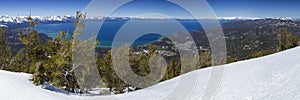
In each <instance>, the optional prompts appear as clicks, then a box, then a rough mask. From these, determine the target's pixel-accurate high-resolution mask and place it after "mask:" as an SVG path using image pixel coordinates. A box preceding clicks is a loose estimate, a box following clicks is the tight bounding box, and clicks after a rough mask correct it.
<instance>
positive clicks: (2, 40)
mask: <svg viewBox="0 0 300 100" xmlns="http://www.w3.org/2000/svg"><path fill="white" fill-rule="evenodd" d="M11 58H12V53H11V47H10V46H9V43H8V40H7V30H6V27H0V67H1V69H2V70H11V71H13V69H12V68H11V67H10V65H11V64H12V60H11Z"/></svg>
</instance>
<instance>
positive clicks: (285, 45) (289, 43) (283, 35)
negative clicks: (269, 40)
mask: <svg viewBox="0 0 300 100" xmlns="http://www.w3.org/2000/svg"><path fill="white" fill-rule="evenodd" d="M278 40H279V45H278V46H277V49H278V51H283V50H286V49H289V48H293V47H296V46H298V45H299V44H298V42H299V38H298V37H297V36H295V35H293V34H292V33H290V32H288V31H287V29H280V33H279V34H278Z"/></svg>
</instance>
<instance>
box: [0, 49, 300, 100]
mask: <svg viewBox="0 0 300 100" xmlns="http://www.w3.org/2000/svg"><path fill="white" fill-rule="evenodd" d="M299 59H300V47H296V48H294V49H290V50H287V51H283V52H280V53H276V54H273V55H269V56H265V57H261V58H257V59H251V60H246V61H240V62H237V63H232V64H227V65H222V66H216V67H213V68H206V69H200V70H197V71H193V72H190V73H188V74H185V75H182V76H180V77H176V78H174V79H171V80H168V81H165V82H162V83H159V84H157V85H154V86H151V87H149V88H146V89H142V90H138V91H135V92H130V93H125V94H120V95H108V96H80V95H76V94H66V93H62V92H59V91H55V92H53V91H50V90H46V89H43V88H41V86H35V85H33V84H32V82H31V81H29V79H30V76H31V75H29V74H24V73H13V72H7V71H0V95H1V96H0V100H40V99H42V100H66V99H72V100H100V99H101V100H102V99H122V100H123V99H125V100H131V99H135V100H141V99H142V100H159V99H165V98H166V97H167V99H172V100H173V99H192V100H195V99H201V98H202V97H203V96H204V94H205V93H206V92H207V91H206V89H207V87H206V86H207V85H208V84H211V83H209V82H208V81H209V79H210V77H211V73H212V72H213V70H218V69H223V68H224V69H225V71H224V73H223V77H222V81H221V83H220V84H219V87H218V88H217V87H216V88H217V92H216V93H215V94H214V95H213V98H212V99H216V100H252V99H254V100H256V99H259V100H265V99H267V100H282V99H284V100H297V99H300V78H299V77H300V74H299V73H300V62H299ZM182 77H185V78H188V79H193V78H196V79H197V81H196V83H195V86H194V87H193V89H192V92H191V94H189V97H188V98H186V97H182V95H184V93H183V94H182V95H171V96H169V94H170V93H172V91H173V90H174V89H175V88H176V87H177V83H178V82H179V81H180V79H181V78H182ZM213 81H214V80H213ZM184 83H193V81H192V80H185V81H184ZM186 87H188V86H183V87H177V88H179V89H180V90H182V91H184V88H186Z"/></svg>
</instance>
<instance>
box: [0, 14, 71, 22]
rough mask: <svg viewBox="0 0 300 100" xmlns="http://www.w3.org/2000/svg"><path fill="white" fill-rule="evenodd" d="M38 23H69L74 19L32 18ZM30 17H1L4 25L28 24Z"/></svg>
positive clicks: (68, 17) (64, 17)
mask: <svg viewBox="0 0 300 100" xmlns="http://www.w3.org/2000/svg"><path fill="white" fill-rule="evenodd" d="M31 17H32V18H33V19H34V21H37V22H69V21H73V20H74V17H72V16H69V15H66V16H31ZM27 18H28V16H0V22H2V23H24V22H28V20H27Z"/></svg>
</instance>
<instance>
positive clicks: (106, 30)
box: [36, 20, 202, 47]
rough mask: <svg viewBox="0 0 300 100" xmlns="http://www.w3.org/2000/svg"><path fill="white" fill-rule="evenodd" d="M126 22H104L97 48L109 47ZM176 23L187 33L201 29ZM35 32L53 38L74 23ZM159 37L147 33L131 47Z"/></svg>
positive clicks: (41, 27) (42, 26)
mask: <svg viewBox="0 0 300 100" xmlns="http://www.w3.org/2000/svg"><path fill="white" fill-rule="evenodd" d="M127 22H128V21H105V22H104V24H103V25H102V27H101V29H100V31H99V32H98V35H97V40H98V41H100V45H98V46H99V47H111V45H112V41H113V39H114V37H115V35H116V34H117V32H118V31H119V29H120V28H121V27H122V26H123V25H124V24H126V23H127ZM152 22H153V20H152ZM178 22H179V23H180V24H181V25H182V26H184V28H185V29H186V30H187V31H190V32H192V31H196V30H199V29H202V27H201V25H200V24H199V23H198V22H197V21H195V20H188V21H178ZM154 23H157V24H158V25H160V24H162V25H164V24H166V23H170V22H169V21H154ZM85 24H86V26H87V25H92V26H97V23H96V22H86V23H85ZM143 27H150V28H151V26H147V24H146V25H145V24H143ZM36 30H38V31H39V32H40V33H45V34H47V35H48V36H50V37H52V38H55V37H56V36H57V35H58V33H59V31H65V32H68V33H72V32H73V30H74V23H59V24H39V25H38V26H37V27H36ZM158 30H160V31H163V32H170V33H172V31H174V30H172V29H170V28H165V27H164V26H162V27H161V29H158ZM173 33H174V32H173ZM128 36H130V33H129V34H128ZM160 37H161V35H158V34H155V33H149V34H147V35H144V36H142V37H140V38H138V39H137V40H135V42H134V43H133V45H144V44H148V43H151V42H153V41H156V40H158V39H159V38H160ZM120 44H122V43H121V42H120Z"/></svg>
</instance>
